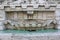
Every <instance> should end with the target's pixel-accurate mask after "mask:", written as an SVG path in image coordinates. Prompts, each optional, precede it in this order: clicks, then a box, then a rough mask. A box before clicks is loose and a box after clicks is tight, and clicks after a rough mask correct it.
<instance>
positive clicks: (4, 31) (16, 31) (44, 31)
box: [0, 29, 58, 33]
mask: <svg viewBox="0 0 60 40" xmlns="http://www.w3.org/2000/svg"><path fill="white" fill-rule="evenodd" d="M57 31H58V30H54V29H47V30H37V31H24V30H3V31H0V33H49V32H57Z"/></svg>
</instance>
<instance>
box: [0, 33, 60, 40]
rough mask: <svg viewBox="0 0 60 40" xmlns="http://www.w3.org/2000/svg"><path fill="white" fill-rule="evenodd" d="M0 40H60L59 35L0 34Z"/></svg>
mask: <svg viewBox="0 0 60 40" xmlns="http://www.w3.org/2000/svg"><path fill="white" fill-rule="evenodd" d="M0 40H60V33H59V32H57V33H32V34H28V33H27V34H24V33H18V34H15V33H0Z"/></svg>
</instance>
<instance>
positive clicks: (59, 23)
mask: <svg viewBox="0 0 60 40" xmlns="http://www.w3.org/2000/svg"><path fill="white" fill-rule="evenodd" d="M55 15H56V20H57V29H60V5H57V7H56V12H55Z"/></svg>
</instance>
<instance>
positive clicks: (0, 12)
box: [0, 6, 5, 30]
mask: <svg viewBox="0 0 60 40" xmlns="http://www.w3.org/2000/svg"><path fill="white" fill-rule="evenodd" d="M2 7H3V6H1V7H0V30H4V24H3V22H4V20H5V11H4V8H2Z"/></svg>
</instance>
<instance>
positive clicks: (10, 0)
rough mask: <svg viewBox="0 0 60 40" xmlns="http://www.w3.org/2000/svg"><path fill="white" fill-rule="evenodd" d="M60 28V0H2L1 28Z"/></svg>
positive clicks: (0, 2) (0, 5)
mask: <svg viewBox="0 0 60 40" xmlns="http://www.w3.org/2000/svg"><path fill="white" fill-rule="evenodd" d="M5 29H18V30H40V29H60V1H59V0H1V1H0V30H5Z"/></svg>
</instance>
